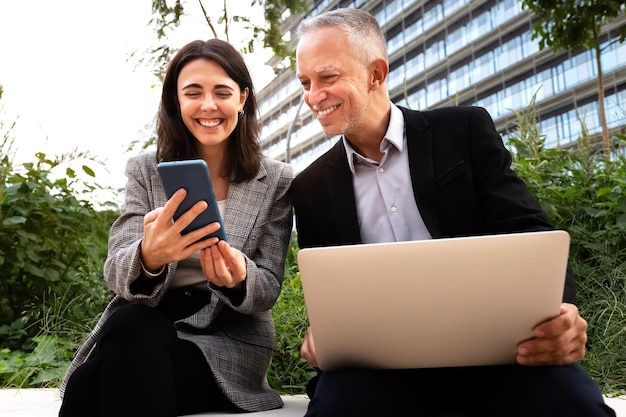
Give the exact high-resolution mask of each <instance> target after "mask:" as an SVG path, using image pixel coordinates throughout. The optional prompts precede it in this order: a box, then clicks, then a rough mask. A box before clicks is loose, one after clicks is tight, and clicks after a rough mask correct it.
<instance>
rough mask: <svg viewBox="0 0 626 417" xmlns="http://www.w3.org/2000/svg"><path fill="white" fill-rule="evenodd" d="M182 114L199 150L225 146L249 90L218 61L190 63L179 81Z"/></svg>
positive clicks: (206, 60)
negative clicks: (197, 143) (239, 83)
mask: <svg viewBox="0 0 626 417" xmlns="http://www.w3.org/2000/svg"><path fill="white" fill-rule="evenodd" d="M177 94H178V102H179V103H180V114H181V117H182V119H183V122H184V123H185V126H187V129H189V131H190V132H191V134H192V135H193V136H194V137H195V138H196V140H198V142H199V146H200V147H208V146H216V145H219V146H223V145H224V144H225V143H226V140H227V139H228V137H229V136H230V134H231V133H232V132H233V130H235V127H236V126H237V123H238V121H239V114H238V113H239V111H240V110H241V109H243V105H244V103H245V102H246V98H247V97H248V90H247V89H245V90H244V91H241V89H240V88H239V85H238V84H237V83H236V82H235V81H234V80H233V79H232V78H230V77H229V76H228V74H227V73H226V71H224V69H223V68H222V67H221V66H220V65H218V64H217V63H216V62H215V61H211V60H208V59H196V60H194V61H191V62H189V63H187V64H186V65H185V66H184V67H183V68H182V70H181V71H180V74H179V75H178V82H177Z"/></svg>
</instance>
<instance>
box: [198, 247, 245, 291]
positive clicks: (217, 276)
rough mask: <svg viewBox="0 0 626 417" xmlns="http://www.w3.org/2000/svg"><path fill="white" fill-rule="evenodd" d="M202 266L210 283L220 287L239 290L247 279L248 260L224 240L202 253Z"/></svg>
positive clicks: (203, 250)
mask: <svg viewBox="0 0 626 417" xmlns="http://www.w3.org/2000/svg"><path fill="white" fill-rule="evenodd" d="M200 264H201V265H202V272H204V275H205V276H206V277H207V279H208V280H209V282H211V283H213V284H215V285H217V286H219V287H226V288H239V287H240V286H241V285H242V283H243V281H244V280H245V279H246V258H245V257H244V255H243V253H241V251H239V250H238V249H235V248H232V247H231V246H230V245H229V244H228V243H227V242H225V241H223V240H220V241H219V242H217V244H214V245H212V246H210V247H208V248H205V249H202V250H201V251H200Z"/></svg>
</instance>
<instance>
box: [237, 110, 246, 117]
mask: <svg viewBox="0 0 626 417" xmlns="http://www.w3.org/2000/svg"><path fill="white" fill-rule="evenodd" d="M244 113H245V111H244V110H243V109H241V110H239V112H237V116H239V118H240V119H241V118H242V117H243V115H244Z"/></svg>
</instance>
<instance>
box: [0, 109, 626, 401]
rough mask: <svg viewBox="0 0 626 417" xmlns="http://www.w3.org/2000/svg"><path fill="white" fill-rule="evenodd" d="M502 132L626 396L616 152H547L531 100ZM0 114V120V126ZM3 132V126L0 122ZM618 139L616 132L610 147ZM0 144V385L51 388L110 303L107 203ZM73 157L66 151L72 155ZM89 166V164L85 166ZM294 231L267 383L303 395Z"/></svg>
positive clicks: (604, 369) (625, 289) (621, 183)
mask: <svg viewBox="0 0 626 417" xmlns="http://www.w3.org/2000/svg"><path fill="white" fill-rule="evenodd" d="M517 116H518V126H517V130H516V131H515V132H513V133H512V134H511V135H510V136H509V140H508V143H507V144H508V146H509V148H510V149H511V150H512V151H513V168H514V169H515V170H516V172H517V173H518V174H519V175H520V177H521V178H522V179H524V181H526V183H527V185H528V187H529V189H530V190H531V192H532V193H533V195H534V196H535V198H536V199H537V200H538V202H539V203H540V205H541V206H542V207H543V209H544V210H545V211H546V213H547V214H548V216H549V218H550V220H551V222H552V223H553V224H554V225H555V227H557V228H561V229H564V230H567V231H568V232H569V233H570V235H571V238H572V243H571V250H570V261H571V265H572V268H573V271H574V273H575V274H576V275H577V277H578V305H579V308H580V310H581V314H582V315H583V317H584V318H585V319H586V320H587V321H588V323H589V330H588V334H589V340H590V342H591V349H590V350H589V351H588V353H587V356H586V357H585V359H584V360H583V365H584V366H585V367H586V368H587V370H588V371H589V372H590V374H591V375H592V377H593V378H595V380H596V381H597V382H598V383H599V384H600V387H601V388H602V391H603V392H604V393H605V394H623V393H624V392H626V335H625V332H626V253H625V251H626V159H625V158H624V157H623V156H621V153H619V152H616V153H615V154H614V158H613V160H611V161H607V160H605V159H604V157H603V155H602V154H596V153H594V152H593V149H592V146H591V144H590V141H589V138H588V136H587V135H586V134H583V135H582V136H581V138H580V140H579V142H578V147H577V148H576V149H571V150H557V149H548V148H546V147H545V141H544V138H543V137H542V136H541V134H540V132H539V130H538V127H537V123H536V117H535V113H534V106H532V105H531V106H530V107H529V109H528V110H527V111H525V112H521V113H519V114H518V115H517ZM1 127H2V121H1V120H0V128H1ZM0 131H2V129H0ZM625 139H626V138H624V137H623V136H619V135H618V136H616V138H615V140H616V142H617V143H622V144H623V143H624V141H625ZM11 145H12V142H11V141H10V140H8V139H7V135H6V134H5V136H4V142H3V143H2V144H1V146H0V161H1V162H2V165H1V166H0V274H2V275H0V276H2V277H3V279H2V281H0V386H58V385H59V383H60V381H61V378H62V376H63V374H64V372H65V369H66V367H67V365H68V364H69V361H70V360H71V358H72V355H73V354H74V352H75V350H76V348H77V347H78V346H79V344H80V343H81V342H82V341H83V340H84V338H85V336H86V334H87V333H88V332H89V330H90V329H91V328H92V327H93V325H94V324H95V322H96V320H97V319H98V317H99V315H100V313H101V312H102V310H103V308H104V305H105V304H106V302H107V301H108V300H109V298H110V293H109V292H108V291H107V290H106V287H105V285H104V280H103V277H102V266H103V262H104V259H105V257H106V245H107V235H108V230H109V227H110V224H111V223H112V222H113V220H114V219H115V218H116V217H117V215H118V213H117V211H115V210H100V209H96V208H94V207H93V206H92V205H91V204H90V203H89V202H88V201H87V200H86V199H81V198H79V197H80V196H84V195H85V193H86V192H89V191H90V190H93V187H94V186H93V185H88V184H87V186H85V185H84V184H83V183H82V182H81V181H80V180H79V179H78V178H77V175H76V173H75V172H74V171H73V170H72V169H68V170H67V171H66V172H65V175H63V176H62V177H61V179H56V180H55V179H53V178H54V175H53V171H54V170H55V169H57V170H58V169H59V167H60V165H61V164H62V163H63V162H64V161H61V160H51V159H48V158H46V156H45V155H43V154H37V157H36V162H35V163H30V164H24V165H23V167H22V169H21V170H19V172H18V170H16V169H14V167H13V166H12V164H11V158H10V149H11ZM70 159H71V158H70ZM84 170H85V172H87V173H90V172H91V170H90V169H89V168H86V167H85V168H84ZM297 252H298V246H297V243H296V239H295V236H292V240H291V244H290V248H289V252H288V255H287V262H286V265H285V277H284V281H283V289H282V292H281V294H280V297H279V299H278V301H277V303H276V305H275V306H274V308H273V310H272V313H273V317H274V320H275V323H276V333H277V339H276V344H277V346H276V350H275V352H274V354H273V357H272V361H271V364H270V369H269V373H268V379H269V382H270V384H271V386H272V387H273V388H274V389H276V390H277V391H278V392H280V393H282V394H299V393H303V392H304V388H305V385H306V382H307V381H308V379H309V378H310V377H311V376H312V375H313V374H314V371H313V369H311V368H310V367H309V366H308V365H307V364H306V362H305V361H304V360H302V359H301V358H300V345H301V343H302V339H303V336H304V333H305V331H306V328H307V327H308V319H307V315H306V308H305V304H304V298H303V294H302V285H301V282H300V274H299V271H298V266H297V262H296V255H297Z"/></svg>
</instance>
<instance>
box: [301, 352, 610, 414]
mask: <svg viewBox="0 0 626 417" xmlns="http://www.w3.org/2000/svg"><path fill="white" fill-rule="evenodd" d="M315 383H316V384H315ZM314 385H315V386H314ZM309 388H310V389H309V396H311V402H310V403H309V408H308V411H307V413H306V417H314V416H316V417H317V416H320V417H335V416H337V417H339V416H341V417H350V416H358V417H369V416H372V417H374V416H376V417H380V416H394V417H401V416H411V417H435V416H437V417H439V416H449V415H450V416H452V415H453V416H463V417H615V412H614V411H613V410H612V409H611V408H610V407H608V406H607V405H606V404H605V403H604V399H603V398H602V395H601V393H600V390H599V388H598V386H597V384H596V383H595V382H594V381H593V380H592V379H591V378H590V377H589V375H588V374H587V373H586V371H585V370H584V369H583V367H582V366H580V365H579V364H577V363H576V364H573V365H569V366H561V367H556V366H554V367H553V366H550V367H545V366H544V367H528V366H521V365H508V366H489V367H467V368H436V369H411V370H355V369H345V370H340V371H332V372H322V373H321V374H319V376H318V377H316V379H315V380H312V384H310V387H309Z"/></svg>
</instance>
